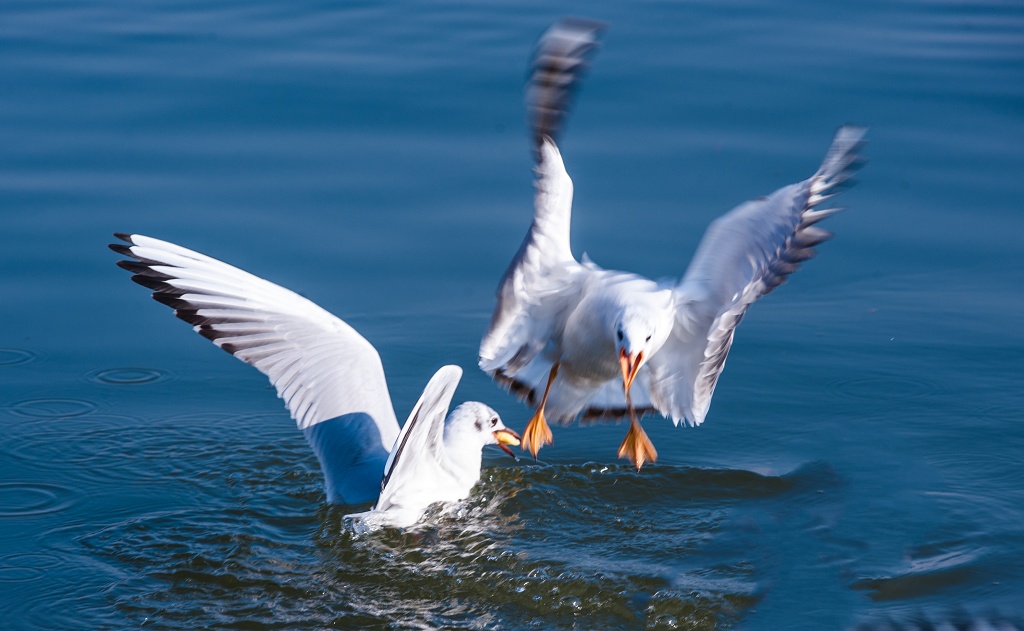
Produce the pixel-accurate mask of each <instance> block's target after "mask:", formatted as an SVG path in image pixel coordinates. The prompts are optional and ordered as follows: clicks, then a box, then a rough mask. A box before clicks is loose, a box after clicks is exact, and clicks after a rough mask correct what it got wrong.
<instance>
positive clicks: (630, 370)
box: [619, 349, 644, 394]
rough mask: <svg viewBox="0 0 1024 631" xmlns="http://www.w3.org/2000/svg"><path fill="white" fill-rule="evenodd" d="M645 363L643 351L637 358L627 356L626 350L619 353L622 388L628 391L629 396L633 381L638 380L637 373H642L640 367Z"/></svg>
mask: <svg viewBox="0 0 1024 631" xmlns="http://www.w3.org/2000/svg"><path fill="white" fill-rule="evenodd" d="M643 363H644V352H643V351H640V352H639V353H637V354H636V356H635V357H634V356H630V355H627V354H626V349H621V350H620V351H619V365H620V366H621V367H622V387H623V388H624V389H625V390H626V394H629V389H630V388H631V387H632V386H633V380H634V379H636V373H638V372H640V366H642V365H643Z"/></svg>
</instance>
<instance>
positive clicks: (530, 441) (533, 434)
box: [523, 362, 558, 458]
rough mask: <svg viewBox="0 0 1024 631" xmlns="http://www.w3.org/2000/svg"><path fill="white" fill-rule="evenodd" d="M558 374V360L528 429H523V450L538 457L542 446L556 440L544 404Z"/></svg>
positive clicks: (549, 375)
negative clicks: (545, 415) (546, 416)
mask: <svg viewBox="0 0 1024 631" xmlns="http://www.w3.org/2000/svg"><path fill="white" fill-rule="evenodd" d="M556 375H558V362H555V364H554V365H553V366H552V367H551V372H550V373H549V374H548V385H547V386H546V387H545V388H544V396H543V397H541V400H540V407H538V408H537V413H536V414H534V415H533V418H531V419H530V422H529V423H527V425H526V429H524V430H523V451H526V450H529V451H530V453H531V454H533V457H534V458H536V457H537V452H538V451H540V448H541V447H543V446H544V445H550V444H551V443H553V442H554V437H553V436H552V435H551V428H550V427H548V422H547V419H545V418H544V406H545V405H547V403H548V392H550V391H551V384H553V383H554V382H555V376H556Z"/></svg>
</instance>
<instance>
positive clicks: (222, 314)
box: [110, 233, 519, 528]
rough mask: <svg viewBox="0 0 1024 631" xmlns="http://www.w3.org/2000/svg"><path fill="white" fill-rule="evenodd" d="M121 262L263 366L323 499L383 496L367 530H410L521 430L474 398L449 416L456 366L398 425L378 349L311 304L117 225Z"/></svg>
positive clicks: (225, 345) (203, 329) (209, 332)
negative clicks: (314, 468)
mask: <svg viewBox="0 0 1024 631" xmlns="http://www.w3.org/2000/svg"><path fill="white" fill-rule="evenodd" d="M115 236H116V237H117V238H119V239H121V240H122V241H124V242H125V243H123V244H122V243H117V244H112V245H111V246H110V248H111V249H112V250H114V251H115V252H117V253H118V254H121V255H124V256H126V257H128V259H127V260H120V261H118V262H117V264H118V265H119V266H120V267H122V268H124V269H126V270H128V271H129V272H132V274H134V275H133V276H132V280H133V281H135V282H136V283H138V284H140V285H142V286H144V287H148V288H149V289H152V290H153V298H154V299H156V300H157V301H158V302H161V303H163V304H165V305H167V306H169V307H171V308H172V309H174V315H176V316H177V317H179V318H181V319H182V320H184V321H186V322H188V323H189V324H191V325H193V327H192V328H193V329H194V330H195V331H196V332H197V333H199V334H200V335H202V336H203V337H206V338H207V339H209V340H211V341H212V342H213V343H214V344H216V345H217V346H219V347H220V348H222V349H224V350H225V351H227V352H229V353H231V354H232V355H234V356H235V357H237V358H238V359H240V360H242V361H243V362H245V363H247V364H249V365H250V366H253V367H254V368H256V369H257V370H259V371H260V372H261V373H263V374H264V375H266V376H267V377H268V378H269V379H270V382H271V383H272V384H273V385H274V387H275V388H276V389H277V394H278V396H279V397H281V398H282V399H284V401H285V404H286V405H287V406H288V410H289V411H290V412H291V416H292V418H293V419H295V422H296V423H297V425H298V428H299V429H300V430H301V431H302V432H303V433H304V434H305V436H306V439H307V440H308V441H309V444H310V446H311V447H312V448H313V451H314V452H315V453H316V455H317V458H318V459H319V460H320V467H321V469H322V470H323V474H324V480H325V485H326V489H327V500H328V501H329V502H334V503H342V504H359V503H365V502H376V503H375V505H374V507H373V509H372V510H371V511H369V512H366V513H362V514H360V515H359V517H361V518H363V521H364V522H365V524H366V525H367V526H369V527H370V528H374V527H379V526H385V525H388V526H394V527H399V528H404V527H408V526H411V525H413V524H415V523H416V522H418V521H419V520H420V518H421V517H422V515H423V512H424V510H425V509H426V508H427V507H428V506H429V505H431V504H433V503H435V502H454V501H458V500H461V499H464V498H466V497H467V496H468V495H469V492H470V489H472V487H473V485H474V484H476V482H477V481H478V480H479V479H480V467H481V450H482V449H483V447H484V446H485V445H491V444H497V445H498V446H499V447H501V448H502V449H503V450H504V451H506V452H507V453H508V454H509V455H512V451H511V450H510V449H509V448H508V445H513V446H514V445H518V444H519V435H518V434H516V432H514V431H512V430H510V429H508V428H506V427H505V425H504V424H503V423H502V421H501V419H500V418H499V417H498V414H497V413H496V412H495V411H494V410H492V409H491V408H489V407H488V406H486V405H484V404H483V403H478V402H476V401H469V402H466V403H463V404H462V405H459V406H458V407H456V408H455V409H454V410H452V412H451V414H448V407H449V405H450V404H451V400H452V396H453V395H454V394H455V388H456V386H457V385H458V383H459V379H460V378H461V377H462V369H461V368H459V367H458V366H443V367H442V368H440V369H439V370H438V371H437V372H436V373H435V374H434V376H433V377H432V378H431V379H430V381H429V382H428V383H427V386H426V388H425V389H424V390H423V394H422V395H421V396H420V399H419V401H417V403H416V405H415V406H414V407H413V409H412V412H411V413H410V414H409V418H408V420H407V421H406V422H405V425H404V426H403V427H402V428H401V429H399V427H398V421H397V419H396V418H395V412H394V408H393V407H392V403H391V397H390V395H389V394H388V386H387V382H386V381H385V379H384V368H383V366H382V364H381V361H380V356H379V355H378V354H377V350H376V349H375V348H374V347H373V345H371V344H370V343H369V342H368V341H366V339H365V338H363V336H361V335H360V334H359V333H358V332H357V331H356V330H355V329H353V328H352V327H351V326H349V325H348V324H346V323H345V322H343V321H342V320H341V319H339V318H337V317H335V316H333V315H331V314H330V313H328V312H327V311H325V310H324V309H322V308H320V307H319V306H317V305H316V304H314V303H313V302H311V301H309V300H307V299H306V298H303V297H302V296H299V295H298V294H296V293H294V292H292V291H289V290H287V289H285V288H283V287H280V286H278V285H275V284H274V283H271V282H269V281H266V280H263V279H262V278H259V277H257V276H253V275H252V274H249V273H247V272H244V271H242V270H240V269H238V268H236V267H233V266H231V265H228V264H227V263H223V262H221V261H218V260H216V259H213V258H210V257H208V256H204V255H203V254H199V253H198V252H193V251H192V250H188V249H186V248H183V247H181V246H178V245H175V244H173V243H168V242H166V241H161V240H159V239H154V238H151V237H146V236H143V235H139V234H122V233H117V234H115Z"/></svg>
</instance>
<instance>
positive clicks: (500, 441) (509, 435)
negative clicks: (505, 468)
mask: <svg viewBox="0 0 1024 631" xmlns="http://www.w3.org/2000/svg"><path fill="white" fill-rule="evenodd" d="M519 439H520V436H519V434H517V433H516V432H514V431H513V430H511V429H509V428H507V427H505V424H504V423H502V422H501V417H500V416H498V413H497V412H495V411H494V410H493V409H491V408H490V407H489V406H487V405H484V404H483V403H480V402H478V401H466V402H465V403H463V404H462V405H460V406H458V407H457V408H455V409H454V410H452V413H451V414H450V415H448V420H447V421H446V422H445V427H444V440H445V443H462V444H466V443H468V444H470V445H473V444H475V445H478V446H479V448H483V447H484V446H485V445H497V446H498V447H500V448H501V450H502V451H504V452H505V453H507V454H508V455H510V456H512V457H513V458H514V457H515V454H514V453H512V450H511V449H509V445H511V446H512V447H516V446H518V445H519Z"/></svg>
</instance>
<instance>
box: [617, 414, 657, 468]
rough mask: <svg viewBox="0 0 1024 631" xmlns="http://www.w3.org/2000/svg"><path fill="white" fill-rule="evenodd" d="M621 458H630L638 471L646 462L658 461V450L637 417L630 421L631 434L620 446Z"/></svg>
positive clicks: (627, 435) (629, 433) (628, 433)
mask: <svg viewBox="0 0 1024 631" xmlns="http://www.w3.org/2000/svg"><path fill="white" fill-rule="evenodd" d="M619 458H628V459H629V461H630V462H632V463H633V466H635V467H636V470H637V471H639V470H640V467H642V466H644V463H645V462H647V461H651V462H655V461H656V460H657V459H658V450H657V449H655V448H654V443H652V442H651V439H650V438H648V437H647V432H645V431H644V428H643V427H641V426H640V421H638V420H637V419H636V418H635V417H634V418H632V419H631V420H630V422H629V432H627V433H626V438H625V439H624V440H623V441H622V445H620V446H619Z"/></svg>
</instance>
